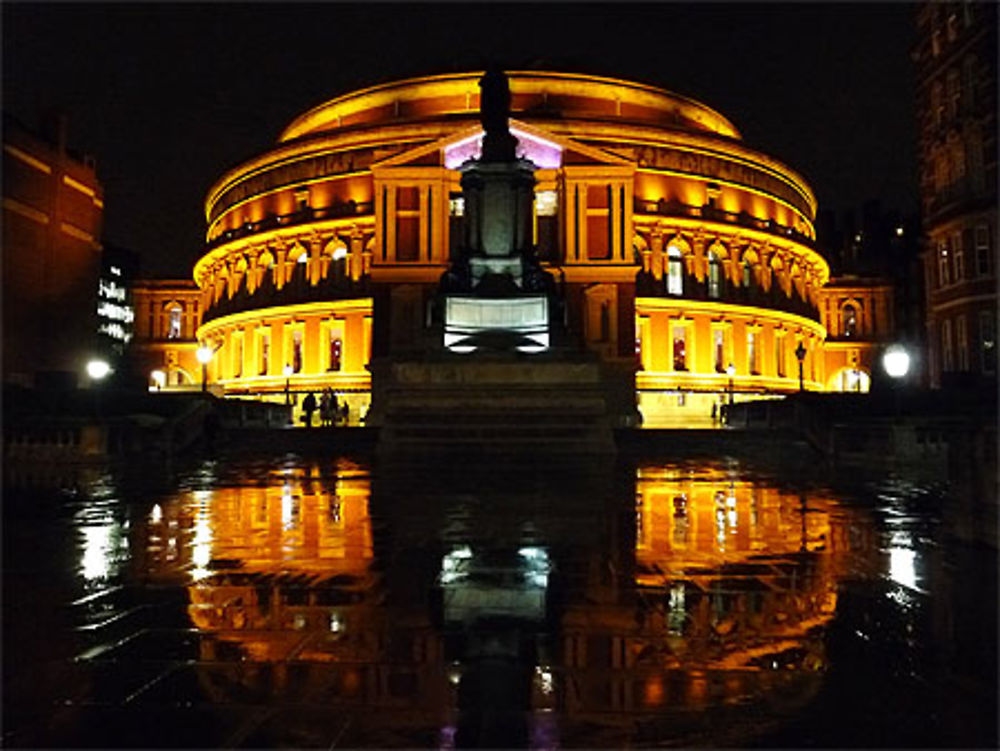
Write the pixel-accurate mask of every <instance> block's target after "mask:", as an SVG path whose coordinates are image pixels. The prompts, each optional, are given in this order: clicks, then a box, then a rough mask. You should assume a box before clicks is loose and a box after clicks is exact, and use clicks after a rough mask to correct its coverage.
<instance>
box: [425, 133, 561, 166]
mask: <svg viewBox="0 0 1000 751" xmlns="http://www.w3.org/2000/svg"><path fill="white" fill-rule="evenodd" d="M510 132H511V133H512V134H513V135H514V136H515V137H516V138H517V140H518V144H517V156H518V157H519V158H521V159H527V160H529V161H530V162H531V163H532V164H534V165H535V167H536V168H537V169H556V168H557V167H559V165H560V164H562V148H560V147H559V146H558V145H556V144H554V143H552V142H551V141H546V140H545V139H544V138H538V137H537V136H532V135H529V134H527V133H525V132H524V131H522V130H517V129H516V128H511V129H510ZM482 151H483V134H482V133H477V134H476V135H474V136H470V137H468V138H464V139H462V140H461V141H459V142H458V143H453V144H452V145H451V146H449V147H447V148H446V149H445V150H444V166H445V167H446V168H448V169H458V168H459V167H460V166H461V165H462V164H463V163H465V162H467V161H468V160H469V159H478V158H479V157H480V156H481V155H482Z"/></svg>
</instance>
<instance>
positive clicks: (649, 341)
mask: <svg viewBox="0 0 1000 751" xmlns="http://www.w3.org/2000/svg"><path fill="white" fill-rule="evenodd" d="M507 75H508V78H509V82H510V90H511V118H510V124H509V127H510V130H511V132H512V134H513V135H514V136H516V137H517V139H518V141H519V145H518V155H519V156H522V157H524V158H526V159H528V160H530V161H531V162H532V163H533V164H534V165H535V167H536V171H535V173H534V175H535V181H536V184H535V200H534V209H533V213H534V216H533V232H534V238H533V240H534V245H535V247H536V248H537V253H538V256H539V258H540V259H541V261H542V265H543V267H544V268H545V269H546V270H547V271H549V272H550V273H552V274H553V276H554V278H555V280H556V283H557V286H558V289H559V290H560V291H561V294H562V295H563V297H564V300H565V315H566V322H567V325H568V329H569V331H570V332H571V335H572V336H573V337H576V338H577V339H578V341H579V343H580V344H581V345H583V346H585V347H587V348H589V349H590V350H592V351H594V352H595V353H596V354H597V355H599V356H600V357H601V358H602V359H604V360H606V361H608V362H610V363H614V364H618V365H620V366H621V367H627V368H631V369H634V371H635V386H636V389H637V397H638V403H639V407H640V411H641V412H642V414H643V417H644V420H645V424H647V425H655V424H670V423H671V422H672V421H674V420H683V421H685V422H689V423H690V422H691V421H692V420H695V421H697V420H701V419H709V416H710V415H711V413H712V412H713V409H712V405H713V404H718V403H720V402H723V401H725V400H728V399H731V398H735V399H736V400H742V399H746V398H751V397H753V398H761V397H767V396H775V395H780V394H784V393H790V392H794V391H798V390H799V388H800V375H801V386H802V387H804V388H805V389H806V390H811V391H830V390H866V389H867V388H868V385H869V382H870V381H869V375H870V373H871V370H872V366H873V362H874V360H875V357H876V355H877V354H878V352H879V351H880V347H881V345H882V343H884V342H885V341H886V340H887V339H888V337H889V335H890V333H891V331H892V320H891V315H892V305H891V297H890V294H891V293H890V289H889V287H888V286H887V285H880V284H877V283H872V282H871V281H867V282H866V281H864V280H858V279H850V280H846V281H845V282H844V283H842V282H841V280H831V279H830V271H829V266H828V264H827V262H826V261H825V260H824V258H823V256H822V254H821V252H820V251H819V249H818V248H817V246H816V242H815V231H814V227H813V220H814V218H815V213H816V199H815V197H814V195H813V192H812V190H811V189H810V187H809V185H808V184H807V183H806V182H805V180H804V179H803V178H802V177H801V176H800V175H799V174H797V173H796V172H795V171H794V170H793V169H791V168H790V167H788V166H786V165H785V164H783V163H782V162H780V161H778V160H777V159H775V158H774V157H772V156H769V155H767V154H764V153H762V152H760V151H758V150H756V149H754V148H753V147H752V146H748V145H747V144H745V143H744V142H743V140H742V138H741V136H740V133H739V131H738V130H737V128H736V127H735V126H734V125H733V123H731V122H730V121H729V120H728V119H727V118H726V117H724V116H723V115H721V114H719V113H718V112H716V111H715V110H713V109H711V108H710V107H707V106H705V105H704V104H701V103H699V102H697V101H694V100H692V99H689V98H687V97H684V96H681V95H678V94H674V93H671V92H669V91H665V90H663V89H660V88H655V87H652V86H648V85H645V84H641V83H634V82H629V81H622V80H616V79H610V78H603V77H597V76H590V75H580V74H570V73H549V72H509V73H508V74H507ZM481 76H482V73H481V72H471V73H464V74H448V75H438V76H428V77H423V78H414V79H409V80H404V81H398V82H392V83H386V84H381V85H377V86H373V87H371V88H368V89H364V90H361V91H356V92H352V93H349V94H346V95H343V96H339V97H337V98H335V99H332V100H330V101H328V102H325V103H323V104H320V105H319V106H317V107H314V108H313V109H311V110H309V111H307V112H305V113H304V114H302V115H301V116H299V117H298V118H296V119H295V120H294V121H293V122H291V123H290V124H289V125H288V126H287V127H286V128H285V130H284V131H283V132H282V133H281V134H280V136H279V138H278V141H277V143H276V144H275V146H274V147H273V148H272V149H270V150H268V151H266V152H265V153H263V154H260V155H258V156H255V157H253V158H251V159H249V160H247V161H246V162H244V163H243V164H241V165H239V166H237V167H235V168H234V169H231V170H230V171H229V172H227V173H226V174H224V175H222V176H221V178H220V179H219V180H218V181H217V182H216V184H215V185H213V186H212V188H211V189H210V190H209V192H208V196H207V198H206V200H205V214H206V220H207V226H208V229H207V235H206V244H205V247H204V251H203V253H202V255H201V257H200V259H199V260H198V261H197V263H196V264H195V266H194V271H193V277H194V284H195V285H196V286H193V285H191V283H190V282H169V281H158V282H148V283H141V284H139V285H137V287H136V289H135V293H136V295H135V299H136V306H137V308H136V316H137V320H136V328H137V339H139V342H140V353H141V354H142V356H143V357H144V358H145V359H144V365H143V367H146V368H147V369H148V370H149V371H150V373H151V374H154V375H152V376H151V377H155V380H156V383H155V384H154V383H153V381H152V380H151V386H153V385H155V386H157V387H160V388H162V387H164V386H165V387H166V388H168V389H169V388H176V387H180V388H190V387H192V386H195V385H197V384H198V383H199V381H200V378H201V365H199V363H198V362H197V361H196V359H195V349H196V347H197V346H199V345H201V346H203V347H206V346H207V347H208V348H210V349H211V351H212V352H213V355H212V357H211V360H210V361H209V362H208V364H207V369H206V378H207V382H208V384H209V387H210V388H211V389H212V390H213V391H214V392H216V393H222V394H225V395H227V396H230V395H239V396H258V397H260V398H265V399H275V400H278V399H281V398H283V397H284V396H285V390H286V388H288V389H290V391H291V392H293V393H295V394H302V393H304V392H306V391H317V390H320V389H324V388H326V387H328V386H329V387H331V388H332V389H333V390H334V391H335V392H336V393H337V394H338V395H339V396H340V398H341V400H342V402H345V403H347V404H348V405H349V407H350V410H351V416H352V420H354V421H356V420H357V419H359V417H360V416H361V415H363V414H364V413H365V412H366V410H367V406H368V401H369V399H370V373H369V370H368V369H367V367H366V366H367V365H368V363H369V361H370V359H371V358H372V357H378V356H384V355H392V354H395V353H405V352H407V351H412V350H413V349H415V348H419V347H422V346H425V344H426V340H427V331H428V326H429V321H430V315H431V301H432V298H433V296H434V294H435V292H436V290H437V287H438V284H439V281H440V279H441V276H442V273H444V272H445V271H446V269H447V268H448V264H449V260H450V258H451V257H452V255H453V254H454V253H455V252H456V250H457V247H458V242H459V241H460V239H461V227H462V224H461V223H462V221H463V212H464V206H463V201H462V192H461V188H460V186H459V180H460V177H461V172H460V171H459V167H460V165H462V164H463V163H464V162H466V161H467V160H469V159H473V158H476V157H477V156H478V155H479V150H480V146H481V141H482V135H483V132H482V126H481V124H480V119H479V86H478V82H479V79H480V78H481Z"/></svg>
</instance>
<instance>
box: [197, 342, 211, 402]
mask: <svg viewBox="0 0 1000 751" xmlns="http://www.w3.org/2000/svg"><path fill="white" fill-rule="evenodd" d="M195 356H196V357H197V358H198V362H200V363H201V390H202V392H205V391H207V390H208V363H209V362H210V361H211V359H212V348H211V347H209V346H207V345H205V344H203V345H201V346H200V347H198V350H197V352H195Z"/></svg>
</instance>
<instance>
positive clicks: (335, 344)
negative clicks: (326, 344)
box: [327, 331, 343, 371]
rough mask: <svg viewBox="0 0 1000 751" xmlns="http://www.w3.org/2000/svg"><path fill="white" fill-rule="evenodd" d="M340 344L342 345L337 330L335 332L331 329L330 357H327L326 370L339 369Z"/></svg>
mask: <svg viewBox="0 0 1000 751" xmlns="http://www.w3.org/2000/svg"><path fill="white" fill-rule="evenodd" d="M342 346H343V345H342V343H341V340H340V335H339V334H338V333H337V332H335V331H331V332H330V358H329V365H328V367H327V370H332V371H336V370H340V367H341V360H340V356H341V349H342Z"/></svg>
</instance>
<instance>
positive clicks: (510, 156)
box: [479, 68, 517, 162]
mask: <svg viewBox="0 0 1000 751" xmlns="http://www.w3.org/2000/svg"><path fill="white" fill-rule="evenodd" d="M509 117H510V85H509V84H508V81H507V76H506V75H505V74H504V72H503V71H502V70H500V69H499V68H490V69H489V70H487V71H486V72H485V73H484V74H483V77H482V78H480V79H479V121H480V122H481V123H482V124H483V130H484V131H485V132H486V134H485V136H484V137H483V153H482V157H481V161H484V162H513V161H515V160H516V159H517V156H516V154H515V151H516V149H517V139H516V138H515V137H514V136H512V135H511V133H510V130H509V129H508V127H507V120H508V118H509Z"/></svg>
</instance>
